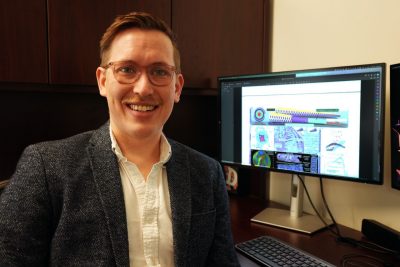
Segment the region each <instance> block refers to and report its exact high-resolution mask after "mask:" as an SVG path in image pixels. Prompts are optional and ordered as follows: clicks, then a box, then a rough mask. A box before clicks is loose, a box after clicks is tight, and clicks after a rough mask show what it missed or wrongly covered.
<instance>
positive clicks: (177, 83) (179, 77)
mask: <svg viewBox="0 0 400 267" xmlns="http://www.w3.org/2000/svg"><path fill="white" fill-rule="evenodd" d="M184 83H185V80H184V79H183V75H182V74H178V75H177V76H176V81H175V99H174V100H175V103H178V102H179V100H180V98H181V93H182V88H183V84H184Z"/></svg>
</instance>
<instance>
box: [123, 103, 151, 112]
mask: <svg viewBox="0 0 400 267" xmlns="http://www.w3.org/2000/svg"><path fill="white" fill-rule="evenodd" d="M128 107H129V108H130V109H131V110H134V111H140V112H146V111H152V110H154V109H155V108H156V106H152V105H133V104H132V105H128Z"/></svg>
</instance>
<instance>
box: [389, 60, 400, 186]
mask: <svg viewBox="0 0 400 267" xmlns="http://www.w3.org/2000/svg"><path fill="white" fill-rule="evenodd" d="M399 104H400V64H394V65H390V128H391V131H390V133H391V134H390V136H391V146H392V147H391V154H392V168H391V169H392V187H393V188H396V189H400V108H399Z"/></svg>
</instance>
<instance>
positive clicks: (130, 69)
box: [117, 65, 136, 74]
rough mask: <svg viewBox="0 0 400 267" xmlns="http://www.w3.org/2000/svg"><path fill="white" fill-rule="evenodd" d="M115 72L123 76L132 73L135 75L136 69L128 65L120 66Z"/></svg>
mask: <svg viewBox="0 0 400 267" xmlns="http://www.w3.org/2000/svg"><path fill="white" fill-rule="evenodd" d="M117 72H118V73H124V74H132V73H133V74H134V73H136V68H135V67H134V66H130V65H127V66H121V67H119V68H118V69H117Z"/></svg>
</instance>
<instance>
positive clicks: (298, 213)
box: [251, 175, 332, 234]
mask: <svg viewBox="0 0 400 267" xmlns="http://www.w3.org/2000/svg"><path fill="white" fill-rule="evenodd" d="M291 186H292V187H291V199H290V210H285V209H278V208H266V209H264V210H263V211H261V212H260V213H258V214H257V215H256V216H254V217H253V218H252V219H251V221H252V222H257V223H262V224H267V225H272V226H276V227H281V228H285V229H289V230H294V231H298V232H303V233H307V234H312V233H314V232H316V231H319V230H321V229H323V228H325V227H326V225H325V224H324V223H323V222H322V221H321V220H320V218H319V217H318V216H316V215H311V214H307V213H303V196H304V186H303V184H302V183H301V182H300V181H299V178H298V177H297V175H292V184H291ZM324 220H325V222H326V223H327V225H331V224H332V221H331V220H327V219H325V218H324Z"/></svg>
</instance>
